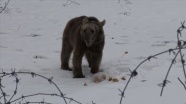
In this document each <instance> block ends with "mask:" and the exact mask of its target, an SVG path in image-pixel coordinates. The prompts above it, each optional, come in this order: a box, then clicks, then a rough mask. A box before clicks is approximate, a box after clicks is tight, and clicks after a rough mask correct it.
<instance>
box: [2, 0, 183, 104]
mask: <svg viewBox="0 0 186 104" xmlns="http://www.w3.org/2000/svg"><path fill="white" fill-rule="evenodd" d="M7 1H8V0H0V4H1V5H0V6H3V5H4V3H5V2H7ZM67 1H72V2H67ZM185 10H186V0H75V1H74V0H10V2H9V4H8V5H7V7H6V9H5V10H4V11H3V12H2V13H0V72H1V76H2V72H12V71H14V70H15V71H16V72H34V73H37V74H39V75H43V76H45V77H46V78H51V77H53V79H52V81H54V82H55V83H56V84H57V86H58V87H59V89H60V90H61V91H62V93H64V94H66V95H65V96H66V97H69V98H73V99H74V100H76V101H78V102H80V104H119V103H120V98H121V96H120V94H121V92H120V91H119V90H118V89H120V90H123V89H124V87H125V85H126V84H127V81H128V79H129V78H130V76H129V74H131V73H130V71H129V69H130V70H134V69H135V68H136V67H137V65H138V64H139V63H140V62H142V61H143V60H145V59H147V58H148V57H149V56H150V55H154V54H157V53H159V52H162V51H165V50H168V49H170V48H175V47H176V46H177V33H176V31H177V29H178V28H179V27H180V26H181V22H183V21H184V20H186V12H185ZM81 15H86V16H95V17H97V18H98V19H99V20H100V21H102V20H103V19H105V20H106V25H105V26H104V31H105V41H106V43H105V47H104V52H103V59H102V63H101V71H100V72H99V73H97V74H94V75H93V74H91V73H90V69H89V68H88V65H87V62H86V60H85V59H83V65H82V67H83V73H84V75H85V78H83V79H74V78H73V77H72V72H70V71H64V70H61V69H60V52H61V44H62V40H61V38H62V33H63V29H64V27H65V25H66V23H67V22H68V20H70V19H71V18H74V17H77V16H81ZM181 40H186V30H183V31H182V37H181ZM175 52H177V51H175ZM182 53H183V54H186V50H182ZM173 58H174V55H173V54H172V53H171V55H169V53H165V54H162V55H160V56H158V57H157V59H154V58H153V59H151V60H150V61H147V62H145V63H144V64H142V65H141V66H140V67H139V68H138V70H137V72H138V75H137V76H136V77H134V78H132V80H131V81H130V83H129V85H128V87H127V89H126V91H125V93H124V96H125V97H124V98H123V100H122V104H186V90H185V89H184V86H183V85H182V84H181V83H180V82H179V80H178V79H177V78H178V77H179V78H180V79H181V80H182V81H185V79H184V74H183V68H182V64H181V62H180V56H179V55H178V58H177V59H176V63H175V64H174V65H173V67H172V68H171V71H170V74H169V76H168V80H169V81H170V83H168V84H167V85H166V86H165V88H164V91H163V96H160V92H161V89H162V87H159V86H158V84H160V83H162V82H163V80H164V79H165V76H166V73H167V71H168V68H169V67H170V64H171V61H172V59H173ZM184 58H185V57H184ZM70 66H71V67H72V64H70ZM103 75H105V76H106V79H105V80H102V81H101V82H99V83H96V82H95V81H94V80H95V79H96V78H97V77H101V76H103ZM16 77H17V78H18V79H19V80H17V81H19V82H18V84H17V85H16V81H15V76H13V77H11V75H9V76H6V77H2V78H0V93H1V94H0V104H5V98H4V96H3V94H2V93H3V92H5V93H6V95H7V96H6V100H9V99H11V96H12V95H13V93H14V91H15V89H16V86H17V93H16V95H15V96H13V98H12V99H11V100H10V101H14V100H16V99H17V98H20V97H21V96H26V95H31V94H36V93H50V94H59V91H58V90H57V89H56V88H55V87H54V85H53V84H50V83H49V82H48V81H47V80H46V79H43V78H40V77H39V76H35V77H34V76H31V75H27V74H18V75H17V76H16ZM32 77H34V78H32ZM109 77H111V78H117V79H118V80H119V81H118V82H113V81H108V79H109ZM122 77H125V78H126V80H122V79H121V78H122ZM2 91H3V92H2ZM66 100H67V103H65V102H64V100H63V98H60V97H55V96H33V97H29V98H23V99H20V100H17V101H15V102H12V104H19V103H26V102H27V103H28V102H42V101H44V102H48V103H52V104H78V103H77V102H75V101H73V100H70V101H69V100H68V99H66ZM48 103H46V104H48Z"/></svg>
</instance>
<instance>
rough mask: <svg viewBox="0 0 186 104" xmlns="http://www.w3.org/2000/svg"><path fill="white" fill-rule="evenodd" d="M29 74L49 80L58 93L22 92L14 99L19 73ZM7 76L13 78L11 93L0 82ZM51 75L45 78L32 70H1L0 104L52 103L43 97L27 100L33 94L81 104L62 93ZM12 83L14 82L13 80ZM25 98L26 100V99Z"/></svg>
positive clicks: (32, 76)
mask: <svg viewBox="0 0 186 104" xmlns="http://www.w3.org/2000/svg"><path fill="white" fill-rule="evenodd" d="M21 74H22V75H29V76H31V78H36V77H39V78H42V79H44V80H46V81H48V82H49V84H52V85H53V86H54V87H55V88H56V89H57V91H58V93H35V94H30V95H25V94H22V96H20V97H18V98H16V99H15V97H16V94H17V93H18V88H19V85H20V84H19V83H21V80H20V79H19V75H21ZM7 77H8V78H14V79H15V85H16V86H15V89H14V90H13V94H12V95H9V94H8V93H7V91H5V88H6V85H4V84H3V83H2V82H3V80H4V79H7ZM52 79H53V77H51V78H47V77H45V76H43V75H40V74H36V73H34V72H16V71H15V69H12V71H11V72H4V71H2V72H1V73H0V92H1V94H0V104H16V103H19V104H31V103H35V104H52V103H49V102H47V100H46V101H45V99H42V100H41V101H39V102H38V101H29V99H28V98H31V97H35V96H49V97H51V96H52V97H59V98H60V99H62V100H63V103H62V104H69V103H71V102H74V103H75V104H82V103H80V102H79V101H77V100H74V99H73V98H70V97H67V96H66V94H64V93H62V91H61V90H60V88H59V87H58V86H57V84H56V83H55V82H54V81H52ZM13 83H14V82H13ZM23 100H25V102H23ZM26 100H27V101H26Z"/></svg>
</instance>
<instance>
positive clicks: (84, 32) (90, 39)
mask: <svg viewBox="0 0 186 104" xmlns="http://www.w3.org/2000/svg"><path fill="white" fill-rule="evenodd" d="M105 23H106V21H105V20H103V21H102V22H99V21H98V20H97V19H95V20H89V18H88V17H85V18H84V19H83V23H82V26H81V30H80V34H81V38H82V39H83V41H84V42H85V44H86V46H87V47H91V46H92V45H93V43H94V42H95V41H96V39H97V37H98V35H100V31H103V26H104V25H105Z"/></svg>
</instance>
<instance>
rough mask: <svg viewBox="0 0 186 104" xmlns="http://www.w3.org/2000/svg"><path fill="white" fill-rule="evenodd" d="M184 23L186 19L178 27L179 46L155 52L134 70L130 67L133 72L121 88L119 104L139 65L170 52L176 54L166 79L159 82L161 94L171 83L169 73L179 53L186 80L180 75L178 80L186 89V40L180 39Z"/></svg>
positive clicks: (136, 73)
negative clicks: (185, 57) (185, 53)
mask: <svg viewBox="0 0 186 104" xmlns="http://www.w3.org/2000/svg"><path fill="white" fill-rule="evenodd" d="M184 23H185V21H184V22H181V26H180V27H179V28H178V30H177V47H176V48H174V49H168V50H166V51H163V52H160V53H157V54H155V55H151V56H149V57H148V58H146V59H145V60H143V61H142V62H140V63H139V65H137V67H136V68H135V69H134V70H133V71H131V70H130V69H129V70H130V73H131V74H130V77H129V79H128V81H127V83H126V85H125V87H124V89H123V90H121V89H119V91H120V96H121V98H120V103H119V104H122V101H123V98H124V97H125V92H126V90H127V87H128V85H129V83H131V80H132V78H134V77H135V76H137V75H138V72H137V70H138V69H139V67H140V66H141V65H142V64H143V63H145V62H147V61H150V60H151V59H152V58H153V59H157V56H159V55H162V54H165V53H169V54H171V53H173V54H174V55H175V56H174V58H173V59H172V61H171V64H170V66H169V68H168V71H167V73H166V76H165V79H164V80H163V82H162V83H160V84H158V85H159V86H160V87H162V89H161V92H160V96H162V94H163V91H164V88H165V86H166V85H167V84H168V83H170V81H169V80H168V75H169V73H170V70H171V68H172V66H173V64H175V63H176V59H177V58H178V55H180V58H181V63H182V68H183V74H184V78H185V82H184V81H182V80H181V79H180V78H179V77H178V80H179V81H180V83H181V84H182V85H183V86H184V88H185V90H186V70H185V65H186V64H185V60H184V54H183V53H182V50H183V49H186V40H185V41H184V40H180V37H181V36H182V31H183V30H184V29H186V27H185V25H184ZM175 51H177V52H175Z"/></svg>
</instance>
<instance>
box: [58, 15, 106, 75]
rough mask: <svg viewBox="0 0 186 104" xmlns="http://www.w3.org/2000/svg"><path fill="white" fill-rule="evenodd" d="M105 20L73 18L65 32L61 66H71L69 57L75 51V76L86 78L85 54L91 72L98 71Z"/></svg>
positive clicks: (64, 67)
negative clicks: (84, 69) (83, 70)
mask: <svg viewBox="0 0 186 104" xmlns="http://www.w3.org/2000/svg"><path fill="white" fill-rule="evenodd" d="M104 25H105V20H103V21H102V22H99V20H98V19H97V18H95V17H86V16H81V17H76V18H74V19H71V20H70V21H69V22H68V23H67V25H66V27H65V29H64V32H63V41H62V51H61V68H62V69H63V70H72V69H70V68H69V58H70V55H71V53H72V51H73V59H72V64H73V76H74V78H84V75H83V73H82V68H81V64H82V58H83V56H84V55H85V56H86V58H87V61H88V63H89V67H90V68H91V73H93V74H94V73H97V72H98V71H99V66H100V63H101V59H102V54H103V52H102V51H103V48H104V43H105V37H104V31H103V26H104Z"/></svg>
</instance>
